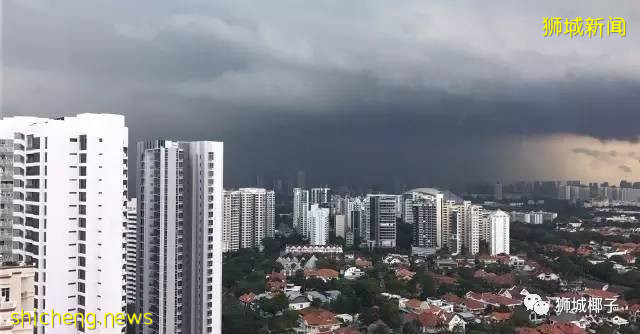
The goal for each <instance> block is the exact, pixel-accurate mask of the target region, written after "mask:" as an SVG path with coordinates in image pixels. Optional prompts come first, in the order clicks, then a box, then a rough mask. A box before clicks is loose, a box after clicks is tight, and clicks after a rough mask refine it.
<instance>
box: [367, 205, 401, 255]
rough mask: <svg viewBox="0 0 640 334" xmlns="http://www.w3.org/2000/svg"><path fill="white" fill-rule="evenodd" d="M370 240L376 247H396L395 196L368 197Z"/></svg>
mask: <svg viewBox="0 0 640 334" xmlns="http://www.w3.org/2000/svg"><path fill="white" fill-rule="evenodd" d="M367 199H368V202H369V203H368V206H367V208H368V210H367V211H368V212H367V218H368V224H367V225H368V228H369V235H368V239H367V240H369V242H370V243H371V244H373V245H374V246H375V247H380V248H393V247H395V246H396V199H397V197H396V196H394V195H367Z"/></svg>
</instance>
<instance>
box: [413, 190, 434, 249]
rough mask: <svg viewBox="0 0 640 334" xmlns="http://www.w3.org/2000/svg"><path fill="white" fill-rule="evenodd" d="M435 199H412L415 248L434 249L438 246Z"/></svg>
mask: <svg viewBox="0 0 640 334" xmlns="http://www.w3.org/2000/svg"><path fill="white" fill-rule="evenodd" d="M436 205H437V204H436V201H434V200H430V199H426V198H423V199H419V200H413V205H412V206H413V213H412V215H411V216H412V218H413V243H412V245H413V246H414V247H417V248H427V249H433V250H435V249H436V248H437V247H438V244H437V239H438V235H437V234H438V233H437V226H438V215H437V212H438V209H437V207H436Z"/></svg>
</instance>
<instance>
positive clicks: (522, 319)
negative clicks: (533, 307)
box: [511, 306, 530, 327]
mask: <svg viewBox="0 0 640 334" xmlns="http://www.w3.org/2000/svg"><path fill="white" fill-rule="evenodd" d="M511 322H512V323H513V325H514V326H516V327H520V326H528V325H529V324H530V322H529V313H528V312H527V310H526V309H525V308H524V307H522V306H519V307H516V308H515V309H514V310H513V314H512V315H511Z"/></svg>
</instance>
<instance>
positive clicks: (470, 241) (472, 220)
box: [462, 201, 482, 255]
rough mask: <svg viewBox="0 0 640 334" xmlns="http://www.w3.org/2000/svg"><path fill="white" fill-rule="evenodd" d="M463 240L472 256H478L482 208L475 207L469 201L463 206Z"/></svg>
mask: <svg viewBox="0 0 640 334" xmlns="http://www.w3.org/2000/svg"><path fill="white" fill-rule="evenodd" d="M462 206H463V215H464V216H463V220H464V230H463V233H462V235H463V240H464V248H465V249H466V251H467V253H468V254H470V255H475V254H478V252H479V251H480V234H481V211H482V207H481V206H479V205H473V204H471V202H469V201H465V202H464V203H463V204H462Z"/></svg>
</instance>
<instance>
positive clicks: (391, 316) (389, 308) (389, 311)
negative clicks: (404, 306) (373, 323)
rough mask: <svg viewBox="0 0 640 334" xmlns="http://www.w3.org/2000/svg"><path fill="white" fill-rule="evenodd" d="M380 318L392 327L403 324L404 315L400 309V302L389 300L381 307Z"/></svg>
mask: <svg viewBox="0 0 640 334" xmlns="http://www.w3.org/2000/svg"><path fill="white" fill-rule="evenodd" d="M380 319H381V320H382V321H384V323H385V324H387V325H389V326H390V327H391V328H399V327H400V326H402V316H401V315H400V310H399V309H398V303H397V302H395V301H388V302H386V303H384V304H382V306H381V307H380Z"/></svg>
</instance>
